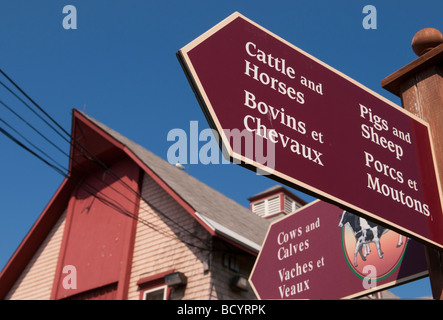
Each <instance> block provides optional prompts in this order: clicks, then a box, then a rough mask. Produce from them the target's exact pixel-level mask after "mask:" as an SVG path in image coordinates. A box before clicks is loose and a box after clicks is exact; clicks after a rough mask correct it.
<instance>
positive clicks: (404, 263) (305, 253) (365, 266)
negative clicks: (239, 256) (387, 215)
mask: <svg viewBox="0 0 443 320" xmlns="http://www.w3.org/2000/svg"><path fill="white" fill-rule="evenodd" d="M361 222H362V223H361V224H359V223H360V220H359V218H358V217H357V216H355V215H353V214H351V213H349V212H346V213H344V212H343V210H342V209H340V208H338V207H336V206H334V205H331V204H329V203H326V202H324V201H320V200H317V201H315V202H313V203H311V204H309V205H307V206H305V207H303V208H301V209H299V210H298V211H297V212H295V213H293V214H291V215H289V216H287V217H284V218H283V219H280V220H278V221H276V222H274V223H272V224H271V226H270V228H269V231H268V234H267V236H266V240H265V242H264V244H263V247H262V250H261V251H260V254H259V256H258V257H257V260H256V262H255V266H254V269H253V270H252V273H251V276H250V279H249V280H250V283H251V286H252V287H253V289H254V291H255V293H256V294H257V296H258V297H259V298H261V299H340V298H355V297H359V296H362V295H367V294H370V293H371V292H374V291H379V290H381V289H386V288H389V287H391V286H394V285H399V284H401V283H403V282H405V281H411V280H415V279H418V278H421V277H424V276H426V275H427V274H428V270H427V265H426V259H425V252H424V250H423V246H422V245H421V244H419V243H418V242H415V241H414V240H412V239H408V238H406V237H403V236H401V235H399V234H398V233H395V232H394V231H392V230H388V229H386V228H383V227H380V226H375V225H373V224H372V225H371V226H372V227H371V228H370V229H366V230H365V231H364V232H361V233H360V237H364V234H367V233H370V232H374V236H375V237H373V238H372V239H373V241H372V242H371V243H370V244H369V243H365V244H363V242H360V241H359V237H356V236H355V235H354V232H355V231H356V228H357V225H363V224H364V223H365V222H364V220H362V221H361ZM360 240H361V239H360ZM359 244H361V245H360V246H359ZM375 244H377V245H375ZM378 246H379V247H380V248H381V249H380V251H378V250H377V247H378ZM356 248H357V250H356ZM356 252H357V255H355V253H356Z"/></svg>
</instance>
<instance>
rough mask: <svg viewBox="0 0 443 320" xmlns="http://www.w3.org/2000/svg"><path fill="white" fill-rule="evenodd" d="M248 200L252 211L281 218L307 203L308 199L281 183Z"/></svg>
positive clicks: (267, 217)
mask: <svg viewBox="0 0 443 320" xmlns="http://www.w3.org/2000/svg"><path fill="white" fill-rule="evenodd" d="M248 200H249V205H250V209H251V211H252V212H254V213H255V214H256V215H258V216H260V217H263V218H266V219H271V218H272V219H276V218H281V217H283V216H285V215H287V214H290V213H292V212H294V211H295V210H297V209H299V208H301V207H302V206H304V205H305V204H306V201H304V200H302V199H301V198H299V197H298V196H296V195H295V194H293V193H292V192H290V191H289V190H288V189H286V188H285V187H283V186H280V185H276V186H273V187H271V188H269V189H267V190H265V191H262V192H260V193H258V194H256V195H254V196H252V197H250V198H249V199H248Z"/></svg>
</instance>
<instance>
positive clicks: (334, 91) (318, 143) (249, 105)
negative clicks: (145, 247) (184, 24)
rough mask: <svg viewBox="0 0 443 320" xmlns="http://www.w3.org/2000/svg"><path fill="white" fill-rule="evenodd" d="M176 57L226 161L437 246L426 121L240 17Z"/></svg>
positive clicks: (437, 206) (437, 214)
mask: <svg viewBox="0 0 443 320" xmlns="http://www.w3.org/2000/svg"><path fill="white" fill-rule="evenodd" d="M178 57H179V60H180V62H181V64H182V66H183V68H184V70H185V72H186V74H187V76H188V79H189V81H190V83H191V85H192V87H193V89H194V91H195V93H196V96H197V98H198V100H199V102H200V104H201V106H202V109H203V111H204V113H205V115H206V118H207V119H208V122H209V123H210V125H211V127H212V128H214V129H215V130H217V132H218V134H219V136H220V138H221V144H222V146H223V148H224V149H225V150H226V151H227V154H228V155H229V157H230V158H231V160H232V161H234V162H237V163H239V162H241V164H244V165H246V166H248V167H252V168H257V170H258V169H259V170H261V172H264V173H265V174H269V176H270V177H271V178H273V179H276V180H279V181H281V182H283V183H285V184H287V185H289V186H291V187H294V188H298V189H301V190H304V191H307V192H309V193H312V194H314V195H316V196H317V197H318V198H321V199H324V200H326V201H328V202H332V203H334V204H338V205H341V206H343V207H346V208H347V209H348V210H350V211H352V212H356V213H358V214H360V215H363V216H365V217H367V218H370V219H372V220H376V221H377V222H378V223H379V224H383V225H388V226H389V227H390V228H391V229H395V230H397V231H400V232H402V233H406V234H408V235H410V236H411V237H415V238H417V239H419V240H422V241H426V243H429V244H432V245H435V246H438V247H443V232H441V229H442V227H443V214H442V212H443V211H442V204H441V201H440V182H439V181H438V178H437V175H436V172H435V168H434V157H433V150H432V147H431V143H430V134H429V126H428V124H427V123H426V122H424V121H422V120H421V119H419V118H417V117H415V116H413V115H411V114H410V113H408V112H407V111H405V110H403V109H402V108H401V107H399V106H397V105H395V104H393V103H392V102H390V101H388V100H386V99H384V98H383V97H381V96H379V95H378V94H376V93H375V92H372V91H371V90H369V89H367V88H366V87H364V86H363V85H361V84H359V83H358V82H356V81H354V80H352V79H350V78H349V77H347V76H345V75H343V74H342V73H340V72H339V71H337V70H335V69H333V68H331V67H330V66H328V65H326V64H325V63H323V62H321V61H319V60H317V59H316V58H314V57H312V56H310V55H308V54H307V53H305V52H303V51H302V50H300V49H298V48H297V47H295V46H294V45H292V44H290V43H288V42H287V41H285V40H283V39H281V38H279V37H278V36H276V35H274V34H272V33H271V32H269V31H268V30H266V29H264V28H262V27H261V26H259V25H257V24H256V23H254V22H252V21H250V20H249V19H247V18H246V17H244V16H242V15H241V14H239V13H234V14H233V15H231V16H230V17H228V18H227V19H225V20H224V21H222V22H221V23H219V24H218V25H216V26H215V27H214V28H212V29H211V30H209V31H208V32H206V33H205V34H203V35H202V36H200V37H199V38H197V39H196V40H194V41H193V42H191V43H190V44H188V45H187V46H185V47H184V48H183V49H181V50H180V51H179V52H178Z"/></svg>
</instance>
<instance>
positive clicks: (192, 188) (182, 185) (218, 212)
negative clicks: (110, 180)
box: [79, 112, 269, 251]
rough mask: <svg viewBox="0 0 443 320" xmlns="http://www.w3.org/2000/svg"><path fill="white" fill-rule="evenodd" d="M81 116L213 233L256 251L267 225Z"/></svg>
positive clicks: (204, 186)
mask: <svg viewBox="0 0 443 320" xmlns="http://www.w3.org/2000/svg"><path fill="white" fill-rule="evenodd" d="M79 113H81V114H82V115H83V116H85V117H86V118H87V119H89V120H90V121H91V122H92V123H93V124H95V125H96V126H98V127H99V128H101V129H102V130H103V131H104V132H105V133H107V134H109V135H110V136H111V137H113V138H114V139H116V140H117V141H118V142H120V143H121V144H123V145H124V146H126V147H127V148H128V149H129V150H130V151H131V152H132V153H133V154H134V155H135V156H136V157H137V158H138V159H140V160H141V161H142V162H143V163H144V164H145V165H146V166H147V167H149V168H150V169H151V170H152V171H153V172H154V173H155V174H156V175H157V176H158V177H159V178H160V179H162V180H163V181H164V182H165V183H166V184H167V185H168V186H169V187H170V188H171V189H172V190H174V192H175V193H176V194H177V195H178V196H180V197H181V199H183V200H184V201H185V202H186V203H187V204H189V205H190V206H191V207H192V208H193V209H194V210H195V211H196V212H197V215H198V216H199V217H200V218H201V219H202V220H203V221H204V222H205V223H206V224H207V225H208V226H209V227H210V228H211V229H213V230H214V231H215V232H216V233H218V234H220V235H223V236H225V237H228V238H230V239H231V240H233V241H235V242H237V243H240V244H241V245H243V246H246V247H247V248H249V249H252V250H253V251H258V250H259V248H260V246H261V245H262V243H263V240H264V238H265V236H266V232H267V230H268V227H269V221H267V220H265V219H263V218H261V217H259V216H257V215H255V214H253V213H252V212H251V211H250V210H248V209H247V208H245V207H244V206H242V205H240V204H239V203H237V202H235V201H234V200H232V199H230V198H229V197H227V196H225V195H223V194H222V193H220V192H218V191H216V190H214V189H213V188H211V187H209V186H208V185H206V184H205V183H203V182H201V181H199V180H198V179H196V178H194V177H192V176H191V175H189V174H188V173H187V172H185V171H183V170H180V169H179V168H177V167H175V166H174V165H172V164H170V163H169V162H167V161H165V160H164V159H162V158H160V157H159V156H157V155H155V154H154V153H152V152H150V151H148V150H147V149H145V148H143V147H142V146H140V145H138V144H137V143H135V142H133V141H131V140H129V139H128V138H126V137H124V136H122V135H121V134H120V133H118V132H116V131H115V130H113V129H111V128H109V127H107V126H106V125H104V124H102V123H100V122H99V121H97V120H95V119H93V118H91V117H89V116H88V115H86V114H84V113H82V112H79Z"/></svg>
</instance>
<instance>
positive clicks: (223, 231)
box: [195, 212, 261, 252]
mask: <svg viewBox="0 0 443 320" xmlns="http://www.w3.org/2000/svg"><path fill="white" fill-rule="evenodd" d="M195 214H196V215H197V217H199V218H200V219H201V220H202V221H203V222H204V223H206V224H207V225H208V227H209V228H211V229H212V230H213V231H214V232H216V233H218V234H220V235H222V236H225V237H227V238H229V239H231V240H234V241H235V242H237V243H240V244H241V245H243V246H245V247H247V248H249V249H252V250H253V251H255V252H260V250H261V245H258V244H257V243H255V242H253V241H251V240H249V239H247V238H245V237H243V236H242V235H239V234H238V233H237V232H234V231H232V230H230V229H228V228H226V227H225V226H223V225H221V224H219V223H218V222H215V221H214V220H212V219H209V218H208V217H205V216H203V215H201V214H199V213H198V212H195Z"/></svg>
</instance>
